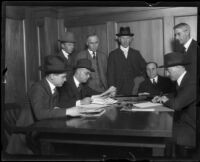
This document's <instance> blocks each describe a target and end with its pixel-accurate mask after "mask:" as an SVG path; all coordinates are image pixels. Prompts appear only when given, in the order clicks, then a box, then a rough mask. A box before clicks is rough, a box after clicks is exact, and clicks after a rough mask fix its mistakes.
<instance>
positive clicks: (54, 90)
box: [53, 87, 58, 96]
mask: <svg viewBox="0 0 200 162" xmlns="http://www.w3.org/2000/svg"><path fill="white" fill-rule="evenodd" d="M57 93H58V92H57V89H56V87H55V88H54V89H53V96H56V95H57Z"/></svg>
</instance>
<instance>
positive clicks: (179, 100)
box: [164, 82, 196, 111]
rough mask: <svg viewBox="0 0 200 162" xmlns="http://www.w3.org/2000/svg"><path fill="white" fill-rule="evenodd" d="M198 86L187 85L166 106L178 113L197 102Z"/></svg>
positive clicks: (193, 84)
mask: <svg viewBox="0 0 200 162" xmlns="http://www.w3.org/2000/svg"><path fill="white" fill-rule="evenodd" d="M195 89H196V85H195V82H193V83H189V84H187V85H186V86H185V87H182V88H180V90H179V91H178V93H177V95H174V96H171V97H170V98H169V100H168V101H167V102H166V103H165V104H164V105H165V106H167V107H170V108H172V109H174V110H176V111H180V110H182V109H183V108H185V107H187V106H188V105H190V104H192V103H193V102H195V100H196V91H195Z"/></svg>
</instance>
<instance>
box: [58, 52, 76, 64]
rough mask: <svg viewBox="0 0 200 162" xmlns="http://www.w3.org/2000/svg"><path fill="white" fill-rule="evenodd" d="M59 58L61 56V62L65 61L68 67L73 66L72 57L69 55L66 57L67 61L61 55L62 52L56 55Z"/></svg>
mask: <svg viewBox="0 0 200 162" xmlns="http://www.w3.org/2000/svg"><path fill="white" fill-rule="evenodd" d="M58 55H59V56H61V57H62V58H63V60H64V61H65V63H66V64H67V65H70V66H74V62H73V59H72V56H71V54H69V55H68V59H67V58H66V57H65V55H64V54H63V52H62V50H61V51H60V52H59V53H58Z"/></svg>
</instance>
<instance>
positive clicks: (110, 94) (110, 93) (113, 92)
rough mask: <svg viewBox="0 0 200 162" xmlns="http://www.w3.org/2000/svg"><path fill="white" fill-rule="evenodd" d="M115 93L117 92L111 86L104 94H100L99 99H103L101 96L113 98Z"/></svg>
mask: <svg viewBox="0 0 200 162" xmlns="http://www.w3.org/2000/svg"><path fill="white" fill-rule="evenodd" d="M116 92H117V89H116V88H115V87H114V86H111V87H110V88H109V89H107V90H106V91H105V92H103V93H101V94H100V97H103V96H109V97H114V96H115V95H116Z"/></svg>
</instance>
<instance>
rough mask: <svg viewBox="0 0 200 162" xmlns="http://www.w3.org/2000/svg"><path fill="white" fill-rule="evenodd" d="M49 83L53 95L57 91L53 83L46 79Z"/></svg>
mask: <svg viewBox="0 0 200 162" xmlns="http://www.w3.org/2000/svg"><path fill="white" fill-rule="evenodd" d="M46 80H47V82H48V83H49V86H50V89H51V93H52V94H54V92H55V90H56V86H55V85H54V84H53V83H51V82H50V81H49V80H48V79H46Z"/></svg>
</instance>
